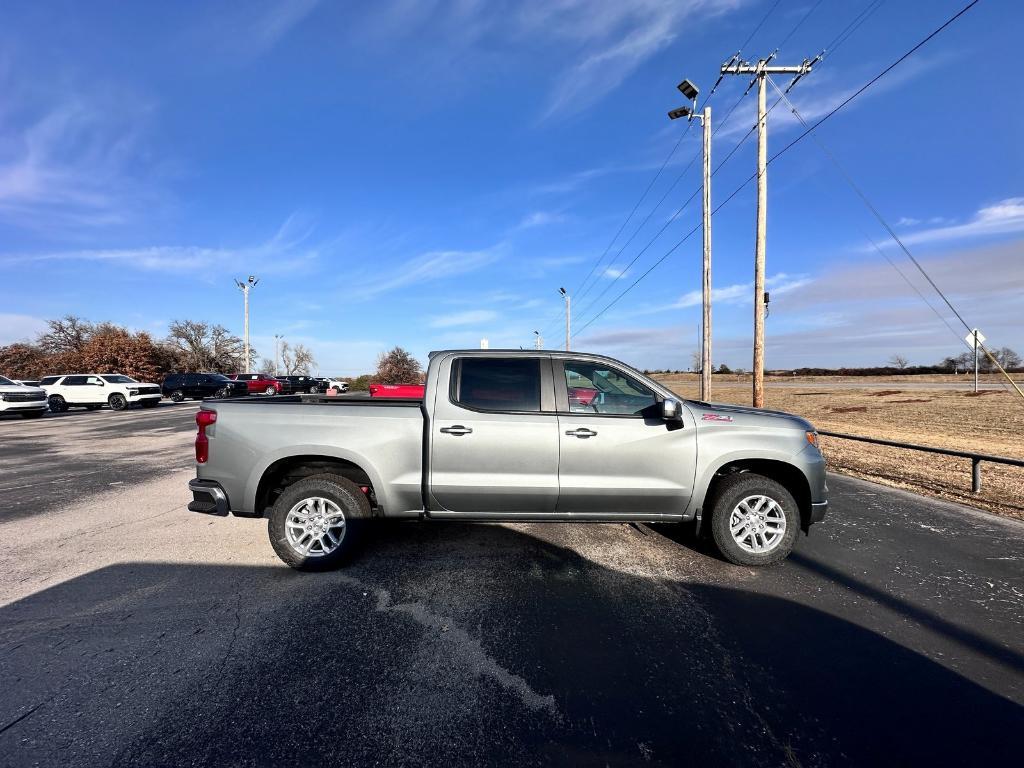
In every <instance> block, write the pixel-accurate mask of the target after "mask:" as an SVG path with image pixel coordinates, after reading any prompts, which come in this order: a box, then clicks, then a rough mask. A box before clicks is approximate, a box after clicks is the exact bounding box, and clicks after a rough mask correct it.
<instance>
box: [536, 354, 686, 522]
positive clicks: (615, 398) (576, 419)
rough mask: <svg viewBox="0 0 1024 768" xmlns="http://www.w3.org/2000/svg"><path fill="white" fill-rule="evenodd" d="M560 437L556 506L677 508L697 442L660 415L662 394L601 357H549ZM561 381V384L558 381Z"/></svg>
mask: <svg viewBox="0 0 1024 768" xmlns="http://www.w3.org/2000/svg"><path fill="white" fill-rule="evenodd" d="M553 363H554V375H555V377H556V381H557V382H558V383H557V385H556V387H555V392H556V398H557V400H558V402H557V407H558V409H559V416H558V439H559V444H560V459H559V484H560V492H559V498H558V506H557V511H558V512H572V513H574V514H587V513H595V512H603V513H619V514H630V515H632V514H657V515H664V514H681V513H682V512H683V511H684V510H685V509H686V505H687V503H688V502H689V500H690V496H691V494H692V492H693V478H694V473H695V471H696V458H697V441H696V437H695V432H696V430H695V429H694V424H693V422H692V421H690V420H689V418H690V417H689V413H688V412H686V411H685V409H684V419H686V420H685V421H683V422H681V423H680V422H666V421H665V420H664V419H662V417H661V398H660V397H659V396H658V395H657V394H656V393H655V392H654V391H653V390H652V389H651V388H650V387H648V386H646V385H644V384H643V383H642V382H640V381H638V380H637V379H636V378H635V377H633V376H631V375H629V374H628V373H626V372H624V371H621V370H619V369H617V368H615V367H614V366H611V365H608V364H607V363H604V362H590V361H582V360H579V361H577V360H569V359H566V360H564V361H563V360H554V361H553ZM563 382H564V386H563Z"/></svg>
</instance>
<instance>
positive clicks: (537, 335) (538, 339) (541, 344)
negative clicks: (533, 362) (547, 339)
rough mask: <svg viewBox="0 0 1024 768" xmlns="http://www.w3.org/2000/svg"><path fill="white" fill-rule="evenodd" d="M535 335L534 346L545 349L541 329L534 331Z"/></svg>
mask: <svg viewBox="0 0 1024 768" xmlns="http://www.w3.org/2000/svg"><path fill="white" fill-rule="evenodd" d="M533 335H534V339H533V347H534V349H543V348H544V339H542V338H541V336H540V331H534V332H533Z"/></svg>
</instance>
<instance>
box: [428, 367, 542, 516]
mask: <svg viewBox="0 0 1024 768" xmlns="http://www.w3.org/2000/svg"><path fill="white" fill-rule="evenodd" d="M438 381H439V382H446V383H447V384H441V385H439V386H438V388H437V391H436V393H435V400H434V411H433V417H432V419H431V423H430V430H431V434H430V490H431V494H432V496H433V500H434V502H435V504H436V505H438V506H440V507H441V508H443V509H446V510H450V511H452V512H466V513H474V512H492V513H494V512H505V513H516V512H518V513H538V512H553V511H554V509H555V505H556V503H557V502H558V415H557V414H556V413H555V409H554V391H553V386H552V378H551V361H550V359H549V358H547V357H521V356H518V355H516V356H510V355H505V356H502V355H498V354H496V355H494V356H482V355H466V356H462V357H455V356H453V357H452V358H449V359H448V360H446V361H444V362H442V363H441V365H440V366H439V367H438Z"/></svg>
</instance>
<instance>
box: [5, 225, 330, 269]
mask: <svg viewBox="0 0 1024 768" xmlns="http://www.w3.org/2000/svg"><path fill="white" fill-rule="evenodd" d="M310 234H311V229H310V227H309V225H308V223H306V222H305V221H304V220H303V217H301V216H300V215H298V214H293V215H291V216H289V217H288V219H287V220H286V221H285V222H284V224H282V225H281V227H280V228H279V229H278V230H277V232H275V233H274V235H273V236H272V237H271V238H270V239H269V240H266V241H265V242H262V243H258V244H256V245H250V246H239V247H209V246H196V245H151V246H141V247H136V248H106V249H79V250H63V251H51V252H47V253H33V254H3V255H0V265H13V264H24V263H31V262H95V263H106V264H114V265H117V266H118V268H119V269H134V270H142V271H148V272H164V273H174V274H187V273H196V274H197V275H199V276H200V277H206V278H210V277H212V276H213V275H222V274H225V273H228V272H234V271H238V270H242V271H248V272H252V271H254V270H255V271H258V272H261V273H281V272H292V271H294V270H296V269H299V268H301V267H303V266H304V265H308V264H309V263H311V262H313V261H315V260H316V259H317V258H318V256H319V255H320V250H319V249H318V248H317V247H315V246H312V245H308V244H307V243H308V240H309V237H310Z"/></svg>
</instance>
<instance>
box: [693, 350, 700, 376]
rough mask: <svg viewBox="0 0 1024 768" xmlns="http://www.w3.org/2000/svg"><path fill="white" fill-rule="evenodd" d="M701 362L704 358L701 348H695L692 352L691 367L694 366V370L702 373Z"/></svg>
mask: <svg viewBox="0 0 1024 768" xmlns="http://www.w3.org/2000/svg"><path fill="white" fill-rule="evenodd" d="M701 362H702V358H701V354H700V350H699V349H695V350H693V352H691V353H690V367H692V368H693V370H694V371H696V372H697V373H700V371H701Z"/></svg>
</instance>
